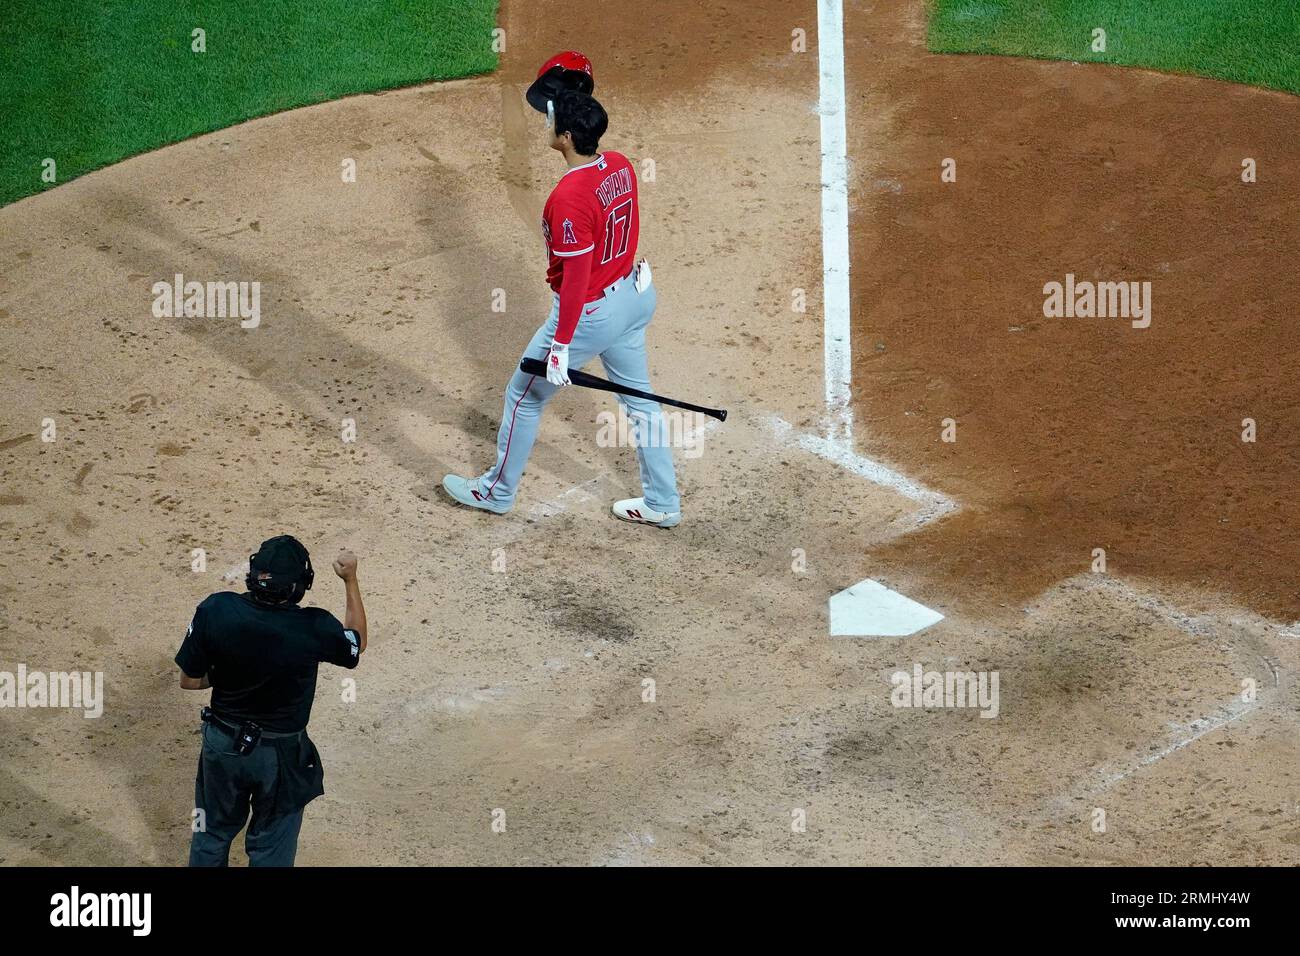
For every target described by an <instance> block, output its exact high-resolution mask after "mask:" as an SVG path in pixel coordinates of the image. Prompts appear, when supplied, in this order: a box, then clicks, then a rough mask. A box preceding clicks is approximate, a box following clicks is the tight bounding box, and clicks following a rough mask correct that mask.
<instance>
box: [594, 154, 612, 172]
mask: <svg viewBox="0 0 1300 956" xmlns="http://www.w3.org/2000/svg"><path fill="white" fill-rule="evenodd" d="M608 165H609V163H608V162H606V160H605V157H604V156H602V157H600V159H598V160H597V161H596V168H597V169H604V168H605V167H606V166H608Z"/></svg>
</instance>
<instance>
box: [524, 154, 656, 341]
mask: <svg viewBox="0 0 1300 956" xmlns="http://www.w3.org/2000/svg"><path fill="white" fill-rule="evenodd" d="M640 227H641V217H640V210H639V209H638V203H637V196H636V173H635V171H633V169H632V164H631V163H630V162H628V160H627V157H626V156H624V155H623V154H622V153H614V152H608V153H601V154H600V155H598V156H597V157H596V158H595V159H593V160H592V161H591V162H589V163H586V164H584V165H582V166H575V167H574V168H573V169H570V170H569V171H568V172H566V173H565V174H564V175H563V176H561V177H560V181H559V182H558V183H557V184H556V186H555V188H554V189H553V190H551V195H550V197H549V198H548V199H547V200H546V208H545V210H544V211H543V212H542V235H543V237H544V238H545V239H546V254H547V257H548V264H547V269H546V281H547V282H548V283H550V286H551V288H552V289H553V290H554V291H556V292H560V291H561V287H562V286H563V284H564V275H565V271H566V270H565V267H566V263H567V264H568V265H569V269H570V271H571V274H572V275H579V276H580V275H581V274H582V272H584V271H586V270H585V268H582V267H586V266H587V265H588V262H582V263H581V267H579V259H580V257H583V256H590V260H589V263H590V272H589V274H588V276H587V278H586V283H585V288H583V289H582V290H564V291H565V294H564V295H563V296H562V297H561V309H562V311H561V315H560V329H561V331H562V332H563V331H567V332H568V337H567V338H566V337H563V336H562V335H561V336H557V338H559V339H560V341H564V342H567V341H568V340H569V338H572V330H573V327H575V326H576V325H577V316H576V315H574V314H572V312H573V310H572V308H571V305H570V304H571V302H577V303H580V304H581V303H587V302H593V301H595V300H596V299H598V298H600V296H601V294H602V292H603V291H604V290H605V288H607V287H608V286H610V285H613V284H614V282H616V281H617V280H619V279H621V278H623V277H624V276H626V275H627V274H628V273H629V272H631V271H632V266H633V264H634V263H635V262H636V243H637V236H638V233H639V232H640ZM575 267H577V268H575ZM579 291H580V292H581V294H577V293H578V292H579ZM566 306H570V307H569V308H566ZM566 313H570V314H566ZM569 320H572V326H570V325H569Z"/></svg>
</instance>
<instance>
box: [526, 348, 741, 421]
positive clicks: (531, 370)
mask: <svg viewBox="0 0 1300 956" xmlns="http://www.w3.org/2000/svg"><path fill="white" fill-rule="evenodd" d="M519 370H520V371H521V372H525V373H526V374H528V375H540V376H541V377H542V378H546V363H545V362H543V361H542V360H541V359H535V358H526V359H524V360H523V361H522V362H520V363H519ZM569 381H570V382H572V383H573V384H574V385H582V386H584V387H586V388H597V389H600V390H601V391H602V392H617V393H618V394H620V395H631V396H632V397H633V398H648V399H650V401H652V402H658V403H659V404H661V405H672V406H673V407H674V408H684V409H686V410H687V411H689V412H700V413H701V414H704V415H708V416H709V417H710V418H716V419H717V420H718V421H720V422H725V421H726V420H727V410H726V409H725V408H705V407H704V406H703V405H692V404H691V403H690V402H679V401H678V400H677V399H675V398H664V397H663V396H662V395H656V394H655V393H654V392H643V391H641V390H640V389H638V388H628V387H627V386H626V385H618V384H616V383H615V382H611V381H608V380H606V379H603V378H599V377H597V376H595V375H588V374H587V373H586V372H579V371H578V370H577V369H570V370H569Z"/></svg>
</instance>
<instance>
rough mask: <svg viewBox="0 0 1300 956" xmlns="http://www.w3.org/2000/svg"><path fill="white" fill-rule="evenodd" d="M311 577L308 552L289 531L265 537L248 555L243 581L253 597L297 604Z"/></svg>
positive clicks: (312, 574) (310, 581) (308, 589)
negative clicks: (255, 550) (254, 551)
mask: <svg viewBox="0 0 1300 956" xmlns="http://www.w3.org/2000/svg"><path fill="white" fill-rule="evenodd" d="M315 578H316V572H315V571H313V570H312V567H311V555H309V554H308V553H307V549H306V548H304V547H303V546H302V542H301V541H299V540H298V539H297V538H295V537H294V536H293V535H291V534H281V535H277V536H276V537H274V538H267V539H266V540H265V541H263V542H262V546H261V547H260V548H258V549H257V554H250V555H249V556H248V577H246V578H245V579H244V583H245V584H247V585H248V590H249V591H250V592H252V594H253V595H254V596H256V597H260V598H265V599H267V600H271V601H276V602H279V601H288V602H289V603H290V604H297V603H298V602H299V601H301V600H302V597H303V595H304V594H306V593H307V592H308V591H310V590H311V583H312V581H313V580H315Z"/></svg>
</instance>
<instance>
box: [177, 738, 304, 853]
mask: <svg viewBox="0 0 1300 956" xmlns="http://www.w3.org/2000/svg"><path fill="white" fill-rule="evenodd" d="M302 737H303V738H305V737H306V731H304V732H303V734H302ZM313 751H314V748H313ZM290 752H291V751H290ZM285 757H286V750H285V749H284V748H282V747H279V746H276V744H275V743H273V742H272V741H270V740H267V739H265V738H264V739H263V740H262V742H261V743H259V744H258V745H257V746H256V747H254V748H253V751H252V753H250V754H247V755H246V756H240V755H239V754H237V753H235V737H234V735H233V734H231V733H229V732H227V731H226V730H225V729H224V728H222V727H218V726H215V725H214V724H210V723H208V724H204V725H203V750H202V753H201V754H200V755H199V772H198V777H197V778H196V779H195V781H194V806H195V808H196V809H198V810H202V811H203V812H202V814H200V815H199V817H198V820H197V821H196V823H195V826H196V829H195V831H194V836H193V838H192V839H191V841H190V866H227V865H228V864H229V862H230V845H231V844H232V843H233V842H234V841H235V837H236V836H238V835H239V831H240V830H241V829H243V827H244V824H245V823H248V833H247V834H245V836H244V848H245V849H246V850H247V851H248V865H249V866H293V861H294V858H295V857H296V856H297V853H298V831H299V830H300V829H301V828H302V811H303V809H304V806H303V805H302V804H300V805H298V806H297V807H296V809H293V808H292V807H293V804H294V803H297V801H292V802H291V803H290V804H289V805H288V806H286V799H285V796H286V795H285V794H284V793H282V792H281V791H282V788H283V787H284V786H285V779H286V774H285V773H283V770H284V768H282V767H281V762H282V761H283V760H284V759H285ZM317 759H319V758H317ZM304 804H305V801H304ZM250 808H251V810H252V813H253V818H252V821H251V822H250V821H249V819H248V814H249V810H250Z"/></svg>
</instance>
